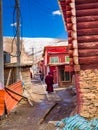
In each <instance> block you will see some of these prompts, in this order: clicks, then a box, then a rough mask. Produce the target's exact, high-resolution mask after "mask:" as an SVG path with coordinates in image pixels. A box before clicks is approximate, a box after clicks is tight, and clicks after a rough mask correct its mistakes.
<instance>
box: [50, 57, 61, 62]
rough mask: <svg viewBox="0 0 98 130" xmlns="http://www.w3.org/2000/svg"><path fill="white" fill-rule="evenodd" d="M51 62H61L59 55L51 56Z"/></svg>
mask: <svg viewBox="0 0 98 130" xmlns="http://www.w3.org/2000/svg"><path fill="white" fill-rule="evenodd" d="M50 63H59V58H58V57H50Z"/></svg>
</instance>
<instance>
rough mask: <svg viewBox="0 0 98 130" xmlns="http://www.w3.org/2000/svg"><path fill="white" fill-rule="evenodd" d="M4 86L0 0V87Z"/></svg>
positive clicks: (0, 5) (0, 2)
mask: <svg viewBox="0 0 98 130" xmlns="http://www.w3.org/2000/svg"><path fill="white" fill-rule="evenodd" d="M3 88H4V58H3V35H2V0H0V89H3Z"/></svg>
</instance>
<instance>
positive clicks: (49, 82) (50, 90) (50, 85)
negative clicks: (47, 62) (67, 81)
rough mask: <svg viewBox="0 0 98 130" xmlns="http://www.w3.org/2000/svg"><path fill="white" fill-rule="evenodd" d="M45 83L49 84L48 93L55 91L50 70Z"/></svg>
mask: <svg viewBox="0 0 98 130" xmlns="http://www.w3.org/2000/svg"><path fill="white" fill-rule="evenodd" d="M45 83H46V85H47V88H46V91H47V92H48V93H51V92H53V91H54V90H53V75H52V74H51V73H50V72H48V75H46V77H45Z"/></svg>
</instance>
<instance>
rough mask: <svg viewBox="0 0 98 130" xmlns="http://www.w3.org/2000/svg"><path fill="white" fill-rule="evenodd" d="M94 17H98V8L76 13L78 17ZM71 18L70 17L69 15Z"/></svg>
mask: <svg viewBox="0 0 98 130" xmlns="http://www.w3.org/2000/svg"><path fill="white" fill-rule="evenodd" d="M93 15H98V8H97V9H94V8H93V9H84V10H77V11H76V16H77V17H78V16H79V17H81V16H93ZM69 16H70V15H69Z"/></svg>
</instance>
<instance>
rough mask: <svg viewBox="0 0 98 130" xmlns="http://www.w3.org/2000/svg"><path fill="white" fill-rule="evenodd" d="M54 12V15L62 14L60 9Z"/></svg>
mask: <svg viewBox="0 0 98 130" xmlns="http://www.w3.org/2000/svg"><path fill="white" fill-rule="evenodd" d="M52 14H53V15H61V12H60V10H56V11H53V12H52Z"/></svg>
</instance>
